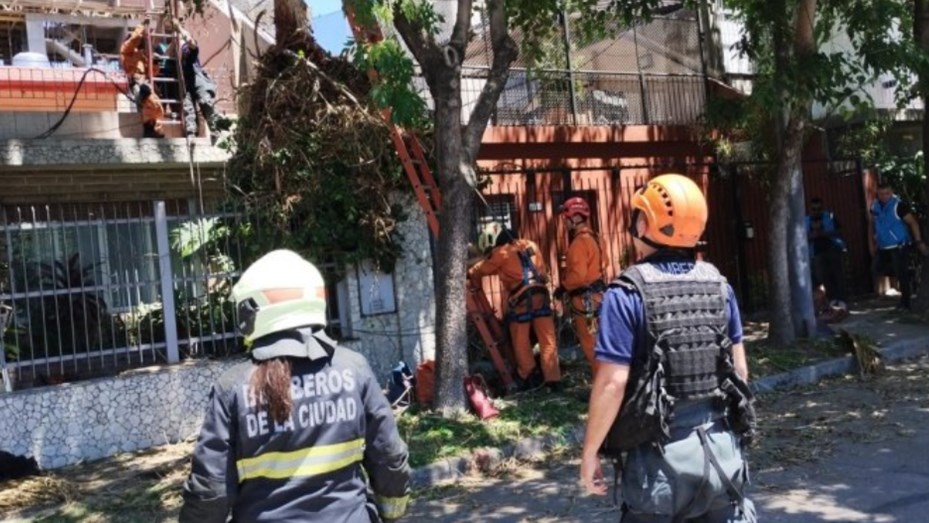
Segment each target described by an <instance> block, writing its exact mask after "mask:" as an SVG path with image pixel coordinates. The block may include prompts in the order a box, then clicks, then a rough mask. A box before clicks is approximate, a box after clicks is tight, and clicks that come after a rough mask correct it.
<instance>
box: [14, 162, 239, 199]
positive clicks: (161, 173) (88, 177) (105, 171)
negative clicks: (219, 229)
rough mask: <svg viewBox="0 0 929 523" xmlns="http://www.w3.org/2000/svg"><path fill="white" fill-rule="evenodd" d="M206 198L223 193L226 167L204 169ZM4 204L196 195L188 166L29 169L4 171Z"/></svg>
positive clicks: (182, 197)
mask: <svg viewBox="0 0 929 523" xmlns="http://www.w3.org/2000/svg"><path fill="white" fill-rule="evenodd" d="M200 175H201V180H202V186H203V193H204V199H207V200H216V199H218V198H220V197H221V196H222V190H223V187H222V176H223V173H222V170H221V169H216V168H210V169H203V168H201V170H200ZM0 185H2V186H3V191H0V204H41V203H56V202H108V201H145V200H154V199H184V198H192V197H196V196H197V194H198V192H197V188H196V187H195V186H194V185H193V184H191V181H190V171H189V169H187V168H173V169H155V168H151V167H133V166H122V167H118V168H100V169H91V170H70V171H69V170H56V171H52V170H49V169H41V170H36V169H29V170H16V171H9V170H8V171H6V172H3V173H2V174H0Z"/></svg>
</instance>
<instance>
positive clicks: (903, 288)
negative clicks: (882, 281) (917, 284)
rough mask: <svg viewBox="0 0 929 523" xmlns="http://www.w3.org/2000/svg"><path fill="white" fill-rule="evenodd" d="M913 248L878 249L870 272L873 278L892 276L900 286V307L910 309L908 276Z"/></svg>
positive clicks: (910, 286)
mask: <svg viewBox="0 0 929 523" xmlns="http://www.w3.org/2000/svg"><path fill="white" fill-rule="evenodd" d="M912 252H913V248H912V247H911V246H909V245H904V246H901V247H897V248H896V249H880V250H878V251H877V256H875V257H874V260H873V263H872V265H871V270H872V272H873V274H874V276H875V277H880V276H893V277H894V278H896V279H897V283H898V284H899V285H900V305H901V306H902V307H906V308H910V297H911V295H912V294H913V289H912V285H911V275H910V257H911V256H912Z"/></svg>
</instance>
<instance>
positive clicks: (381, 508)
mask: <svg viewBox="0 0 929 523" xmlns="http://www.w3.org/2000/svg"><path fill="white" fill-rule="evenodd" d="M375 501H376V502H377V511H378V513H380V515H381V517H382V518H384V519H400V518H401V517H403V515H404V514H406V506H407V504H408V503H409V502H410V496H400V497H396V498H390V497H387V496H375Z"/></svg>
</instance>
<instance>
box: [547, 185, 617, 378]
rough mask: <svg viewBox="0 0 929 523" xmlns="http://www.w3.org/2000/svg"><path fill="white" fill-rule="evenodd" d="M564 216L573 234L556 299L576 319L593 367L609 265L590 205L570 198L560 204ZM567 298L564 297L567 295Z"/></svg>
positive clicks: (593, 367)
mask: <svg viewBox="0 0 929 523" xmlns="http://www.w3.org/2000/svg"><path fill="white" fill-rule="evenodd" d="M561 218H562V220H564V224H565V227H567V229H568V234H569V235H570V237H571V243H570V244H569V245H568V252H567V254H566V256H565V273H564V276H563V277H562V279H561V285H559V286H558V288H557V289H555V298H556V299H560V300H562V301H563V303H564V304H565V309H566V310H567V311H569V312H570V314H571V318H572V320H573V322H574V332H575V334H576V335H577V341H578V343H579V344H580V346H581V350H582V351H583V352H584V357H586V358H587V361H588V362H589V363H590V367H591V368H592V369H594V370H596V368H597V360H596V359H595V358H594V336H595V335H596V332H597V316H598V315H599V313H600V303H601V302H602V301H603V291H604V290H606V284H605V283H604V281H603V277H604V274H605V268H606V257H605V256H604V250H603V244H602V243H601V241H600V238H599V236H597V233H595V232H594V230H593V229H592V228H591V226H590V206H589V205H587V201H585V200H584V199H583V198H581V197H579V196H575V197H572V198H568V199H567V200H565V202H564V204H563V205H562V206H561ZM565 295H567V296H568V299H567V300H565V299H564V296H565Z"/></svg>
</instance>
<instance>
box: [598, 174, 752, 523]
mask: <svg viewBox="0 0 929 523" xmlns="http://www.w3.org/2000/svg"><path fill="white" fill-rule="evenodd" d="M632 208H633V215H632V221H631V224H630V233H631V234H632V236H633V238H634V243H635V247H636V250H637V251H638V254H639V255H640V256H641V257H642V259H641V260H640V261H639V262H638V263H636V264H635V265H632V266H631V267H629V268H627V269H626V270H625V271H623V273H622V274H621V275H620V276H619V278H618V279H617V280H616V281H614V282H613V283H612V284H611V285H610V288H609V289H608V290H607V292H606V294H605V296H604V300H603V307H602V309H601V311H600V332H599V333H598V336H597V347H596V354H597V359H598V361H599V364H600V366H599V368H598V369H597V374H596V376H595V378H594V384H593V391H592V392H591V398H590V413H589V417H588V421H587V432H586V435H585V439H584V449H583V453H582V458H581V471H580V476H581V483H582V484H583V485H584V487H585V488H586V489H587V490H588V491H590V492H592V493H595V494H600V495H602V494H605V493H606V491H607V485H606V484H605V482H604V480H603V475H602V472H601V469H600V456H598V454H600V455H605V456H607V457H609V458H611V459H612V460H613V461H614V464H616V463H618V462H620V460H621V459H622V456H623V455H625V460H624V463H623V467H622V482H621V483H620V484H621V495H622V499H623V516H622V520H621V521H622V522H623V523H637V522H646V521H647V522H653V523H659V522H660V523H672V522H678V521H701V522H704V523H738V522H754V521H756V516H755V511H754V506H753V504H752V503H751V501H750V500H748V499H746V498H745V496H744V494H743V489H744V487H745V485H746V483H747V482H748V479H747V478H748V472H747V467H746V464H745V461H744V459H743V456H742V444H743V442H745V441H747V440H748V439H749V438H750V437H751V436H752V434H753V431H754V419H755V416H754V410H753V406H752V395H751V392H750V390H749V388H748V364H747V363H746V358H745V349H744V347H743V345H742V326H741V319H740V316H739V310H738V306H737V304H736V300H735V297H734V295H733V292H732V288H731V287H730V286H729V285H728V284H727V283H726V280H725V278H723V277H722V276H721V275H720V273H719V271H718V270H717V269H716V267H714V266H713V265H710V264H708V263H704V262H700V261H696V255H695V252H694V247H695V246H696V243H697V240H698V239H699V238H700V236H701V235H702V234H703V231H704V228H705V227H706V220H707V204H706V200H705V199H704V197H703V194H702V193H701V191H700V189H699V187H697V185H696V184H695V183H694V182H693V181H691V180H690V179H689V178H686V177H684V176H680V175H676V174H668V175H664V176H659V177H657V178H654V179H653V180H651V181H649V182H648V184H647V185H646V186H645V187H643V188H642V189H640V190H638V191H636V193H635V194H634V195H633V198H632ZM617 473H618V470H617Z"/></svg>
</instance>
